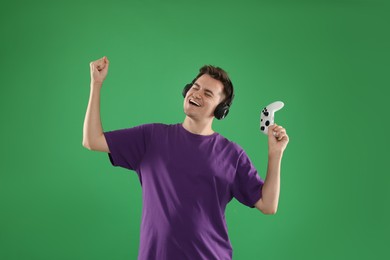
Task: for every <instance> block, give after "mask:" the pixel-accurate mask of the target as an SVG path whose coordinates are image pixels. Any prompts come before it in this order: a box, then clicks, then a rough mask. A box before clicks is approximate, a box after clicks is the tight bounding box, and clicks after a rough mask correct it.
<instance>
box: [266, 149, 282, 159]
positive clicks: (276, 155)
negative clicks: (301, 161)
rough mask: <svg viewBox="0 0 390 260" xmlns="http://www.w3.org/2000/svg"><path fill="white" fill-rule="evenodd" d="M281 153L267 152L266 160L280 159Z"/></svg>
mask: <svg viewBox="0 0 390 260" xmlns="http://www.w3.org/2000/svg"><path fill="white" fill-rule="evenodd" d="M282 157H283V152H282V151H268V159H275V160H276V159H279V160H280V159H282Z"/></svg>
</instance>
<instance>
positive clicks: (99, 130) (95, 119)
mask: <svg viewBox="0 0 390 260" xmlns="http://www.w3.org/2000/svg"><path fill="white" fill-rule="evenodd" d="M101 86H102V83H93V82H91V92H90V96H89V102H88V107H87V112H86V114H85V119H84V128H83V145H84V146H86V147H88V146H90V145H91V144H92V142H93V140H96V138H97V137H99V136H101V135H102V134H103V127H102V123H101V120H100V90H101Z"/></svg>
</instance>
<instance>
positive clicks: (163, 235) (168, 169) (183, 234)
mask: <svg viewBox="0 0 390 260" xmlns="http://www.w3.org/2000/svg"><path fill="white" fill-rule="evenodd" d="M104 136H105V138H106V141H107V144H108V147H109V149H110V153H109V154H108V156H109V159H110V161H111V163H112V165H113V166H120V167H123V168H126V169H129V170H134V171H135V172H136V173H137V175H138V177H139V180H140V183H141V186H142V202H143V203H142V222H141V234H140V246H139V253H138V259H142V260H143V259H148V260H150V259H158V260H164V259H167V260H171V259H197V260H199V259H208V260H210V259H232V255H233V250H232V247H231V243H230V240H229V237H228V230H227V226H226V220H225V208H226V205H227V204H228V203H229V201H231V200H232V198H233V197H234V198H236V199H237V200H238V201H239V202H241V203H242V204H244V205H246V206H248V207H251V208H254V204H255V203H256V202H257V201H258V200H259V199H260V198H261V189H262V187H263V184H264V181H263V180H262V179H261V178H260V177H259V175H258V174H257V171H256V169H255V168H254V166H253V164H252V163H251V161H250V160H249V158H248V156H247V155H246V153H245V152H244V150H243V149H242V148H241V147H240V146H239V145H237V144H235V143H233V142H231V141H229V140H228V139H226V138H225V137H223V136H222V135H220V134H218V133H216V132H215V133H214V134H212V135H208V136H204V135H197V134H193V133H191V132H189V131H187V130H186V129H185V128H184V127H183V126H182V124H173V125H166V124H157V123H156V124H145V125H140V126H136V127H133V128H126V129H120V130H115V131H107V132H104Z"/></svg>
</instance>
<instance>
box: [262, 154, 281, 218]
mask: <svg viewBox="0 0 390 260" xmlns="http://www.w3.org/2000/svg"><path fill="white" fill-rule="evenodd" d="M281 162H282V155H281V154H280V155H279V154H278V155H268V168H267V176H266V178H265V181H264V185H263V189H262V200H263V212H265V213H269V214H275V213H276V211H277V209H278V203H279V194H280V169H281Z"/></svg>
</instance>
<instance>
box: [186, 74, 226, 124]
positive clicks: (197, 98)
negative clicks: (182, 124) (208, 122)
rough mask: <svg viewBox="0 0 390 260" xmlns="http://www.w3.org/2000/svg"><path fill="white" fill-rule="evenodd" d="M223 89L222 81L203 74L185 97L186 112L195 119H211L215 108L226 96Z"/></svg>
mask: <svg viewBox="0 0 390 260" xmlns="http://www.w3.org/2000/svg"><path fill="white" fill-rule="evenodd" d="M223 89H224V88H223V84H222V82H220V81H219V80H216V79H213V78H212V77H211V76H210V75H207V74H203V75H202V76H200V77H199V78H198V79H197V80H196V81H195V83H194V84H193V85H192V87H191V88H190V90H189V91H188V92H187V95H186V97H185V98H184V113H185V114H186V115H187V116H189V117H191V118H194V119H205V118H210V119H211V118H212V117H214V110H215V108H216V107H217V105H218V104H219V103H221V102H222V100H224V98H225V94H224V91H223Z"/></svg>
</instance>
